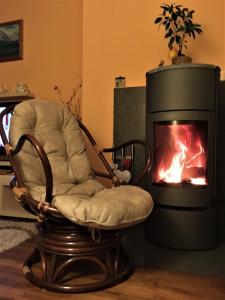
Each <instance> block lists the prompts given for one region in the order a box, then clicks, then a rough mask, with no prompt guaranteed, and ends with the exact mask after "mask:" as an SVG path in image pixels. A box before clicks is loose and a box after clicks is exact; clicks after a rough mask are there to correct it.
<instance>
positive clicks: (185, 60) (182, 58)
mask: <svg viewBox="0 0 225 300" xmlns="http://www.w3.org/2000/svg"><path fill="white" fill-rule="evenodd" d="M191 63H192V58H191V57H189V56H186V55H179V56H177V57H173V58H172V64H173V65H177V64H191Z"/></svg>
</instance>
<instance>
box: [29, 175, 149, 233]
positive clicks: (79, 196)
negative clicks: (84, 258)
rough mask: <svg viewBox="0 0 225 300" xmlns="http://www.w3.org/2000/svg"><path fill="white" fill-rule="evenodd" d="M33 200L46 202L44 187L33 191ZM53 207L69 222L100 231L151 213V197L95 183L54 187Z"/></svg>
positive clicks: (135, 190) (132, 188)
mask: <svg viewBox="0 0 225 300" xmlns="http://www.w3.org/2000/svg"><path fill="white" fill-rule="evenodd" d="M30 192H31V194H32V195H33V197H35V198H36V199H39V200H40V201H43V200H44V192H45V187H33V188H32V189H31V190H30ZM54 195H55V196H54V198H53V205H54V206H55V207H56V208H57V209H58V210H59V211H60V212H61V213H62V214H63V215H64V216H65V217H66V218H67V219H69V220H71V221H72V222H75V223H77V224H80V225H84V226H88V227H92V228H98V229H117V228H125V227H128V226H131V225H134V224H137V223H139V222H141V221H143V220H145V219H146V218H147V217H148V215H149V214H150V213H151V211H152V208H153V201H152V198H151V196H150V194H149V193H148V192H146V191H144V190H143V189H141V188H139V187H136V186H128V185H125V186H120V187H114V188H104V187H103V186H102V185H101V184H100V183H99V182H98V181H96V180H87V181H86V182H83V183H81V184H78V185H71V184H67V185H66V184H61V185H57V186H54Z"/></svg>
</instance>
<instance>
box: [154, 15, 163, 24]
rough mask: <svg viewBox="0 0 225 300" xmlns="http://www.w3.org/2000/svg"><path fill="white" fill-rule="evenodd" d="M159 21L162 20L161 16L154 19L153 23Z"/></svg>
mask: <svg viewBox="0 0 225 300" xmlns="http://www.w3.org/2000/svg"><path fill="white" fill-rule="evenodd" d="M161 21H162V17H158V18H156V19H155V22H154V23H155V24H157V23H159V22H161Z"/></svg>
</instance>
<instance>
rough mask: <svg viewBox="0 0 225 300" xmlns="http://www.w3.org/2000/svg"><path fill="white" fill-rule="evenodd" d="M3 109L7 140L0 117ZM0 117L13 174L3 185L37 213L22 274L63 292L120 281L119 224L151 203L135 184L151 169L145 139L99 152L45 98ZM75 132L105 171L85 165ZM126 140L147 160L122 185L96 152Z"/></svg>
mask: <svg viewBox="0 0 225 300" xmlns="http://www.w3.org/2000/svg"><path fill="white" fill-rule="evenodd" d="M9 113H12V117H11V121H10V132H9V141H8V137H7V136H6V133H5V131H4V128H3V125H2V120H3V118H4V116H5V115H6V114H9ZM0 121H1V124H0V133H1V137H2V140H3V143H4V145H5V151H6V154H7V156H8V159H9V161H10V163H11V166H12V170H13V174H14V177H13V178H12V180H11V182H10V186H11V188H12V190H13V192H14V194H15V196H16V199H17V200H18V201H19V202H20V204H21V205H22V206H23V207H24V209H26V210H27V211H28V212H30V213H32V214H34V215H37V230H38V232H37V235H36V237H35V241H36V245H35V248H34V251H33V253H32V254H31V255H30V256H29V257H28V258H27V259H26V261H25V263H24V266H23V272H24V274H25V277H26V278H27V279H28V280H29V281H30V282H31V283H32V284H34V285H36V286H38V287H41V288H45V289H47V290H52V291H56V292H63V293H76V292H90V291H95V290H98V289H104V288H107V287H110V286H113V285H115V284H117V283H119V282H121V281H123V280H125V279H126V278H128V277H129V276H130V275H131V273H132V270H133V267H132V263H131V261H130V260H129V259H128V257H127V256H126V255H125V253H124V251H123V249H122V246H121V242H120V229H121V228H126V227H129V226H132V225H134V224H137V223H139V222H142V221H144V220H145V219H146V218H147V217H148V216H149V214H150V213H151V211H152V208H153V201H152V198H151V196H150V194H149V193H148V192H147V191H145V190H143V189H142V188H140V187H138V186H136V185H137V183H138V182H140V181H141V180H142V178H143V177H144V176H145V174H146V172H148V171H149V169H150V167H151V154H150V149H149V148H148V146H147V145H146V143H145V142H144V141H141V140H133V141H130V142H127V143H125V144H123V145H121V146H118V147H116V148H110V149H100V148H99V147H97V145H96V142H95V140H94V139H93V137H92V136H91V134H90V132H89V131H88V130H87V128H86V127H85V126H84V125H83V124H82V123H81V122H80V121H79V120H77V119H76V117H75V116H74V115H73V114H72V113H71V112H70V110H69V109H68V108H67V107H66V106H65V105H62V104H59V103H56V102H53V101H52V102H51V101H46V100H39V99H34V100H27V101H23V102H21V103H20V104H18V105H16V106H15V107H10V108H6V109H5V110H4V111H3V112H2V113H1V114H0ZM83 132H84V133H85V134H86V136H87V137H88V139H89V141H90V142H91V145H92V146H93V147H94V150H95V151H96V153H97V155H98V156H99V158H100V160H101V161H102V163H103V165H104V167H105V169H106V171H107V172H106V173H104V172H97V171H96V172H94V171H93V170H92V168H91V167H90V162H89V159H88V156H87V151H86V148H85V143H84V136H83ZM132 144H141V145H142V146H144V147H145V148H146V153H147V159H146V161H147V163H146V165H145V168H144V170H143V172H142V173H141V174H140V176H139V178H138V179H137V181H136V182H134V183H133V185H125V184H123V183H122V184H121V179H119V178H117V177H116V175H115V174H114V172H113V171H112V169H111V167H110V165H109V164H108V163H107V160H106V159H105V157H104V155H103V153H106V152H114V151H118V150H119V149H122V148H126V147H128V146H130V145H132ZM96 176H101V177H104V178H107V179H111V180H112V183H113V187H112V188H105V187H104V186H103V185H102V184H101V183H100V182H99V181H97V180H96ZM93 270H94V271H95V273H96V274H92V273H93ZM97 271H99V272H97Z"/></svg>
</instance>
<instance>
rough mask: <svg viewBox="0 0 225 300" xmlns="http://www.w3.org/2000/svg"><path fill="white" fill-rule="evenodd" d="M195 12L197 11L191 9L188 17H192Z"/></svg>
mask: <svg viewBox="0 0 225 300" xmlns="http://www.w3.org/2000/svg"><path fill="white" fill-rule="evenodd" d="M194 12H195V11H194V10H191V11H189V13H188V14H187V17H188V18H191V19H192V17H193V13H194Z"/></svg>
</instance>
